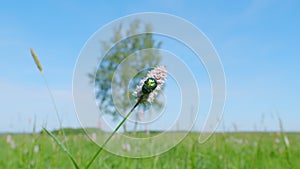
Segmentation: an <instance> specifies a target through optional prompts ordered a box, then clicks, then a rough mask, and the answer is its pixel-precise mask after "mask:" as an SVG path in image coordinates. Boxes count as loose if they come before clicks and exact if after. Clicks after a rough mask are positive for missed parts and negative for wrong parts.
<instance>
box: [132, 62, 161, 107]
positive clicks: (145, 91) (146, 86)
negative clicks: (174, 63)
mask: <svg viewBox="0 0 300 169" xmlns="http://www.w3.org/2000/svg"><path fill="white" fill-rule="evenodd" d="M166 80H167V70H166V68H165V67H164V66H157V67H155V68H154V69H152V70H151V71H149V72H148V74H147V77H145V78H144V79H142V80H141V81H140V83H139V85H138V86H137V87H136V90H135V92H134V93H133V95H134V96H135V97H137V98H140V97H142V96H143V99H142V102H148V103H152V102H153V100H154V98H155V96H156V95H157V94H158V91H160V90H161V89H162V87H163V85H164V84H165V82H166Z"/></svg>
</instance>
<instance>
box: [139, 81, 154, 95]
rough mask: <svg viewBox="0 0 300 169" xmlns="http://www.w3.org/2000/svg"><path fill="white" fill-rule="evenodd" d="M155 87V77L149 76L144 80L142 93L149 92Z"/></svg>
mask: <svg viewBox="0 0 300 169" xmlns="http://www.w3.org/2000/svg"><path fill="white" fill-rule="evenodd" d="M156 87H157V81H156V79H154V78H152V77H150V78H148V79H147V80H145V82H144V85H143V87H142V92H143V93H144V94H149V93H151V92H152V91H153V90H154V89H155V88H156Z"/></svg>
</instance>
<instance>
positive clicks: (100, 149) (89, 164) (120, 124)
mask: <svg viewBox="0 0 300 169" xmlns="http://www.w3.org/2000/svg"><path fill="white" fill-rule="evenodd" d="M142 100H143V95H142V96H141V97H140V98H139V100H138V101H137V103H136V104H135V105H134V106H133V107H132V109H131V110H130V111H129V113H128V114H127V115H126V116H125V117H124V119H123V120H122V121H121V122H120V123H119V125H118V126H117V128H116V129H115V130H114V131H113V132H112V133H111V134H110V135H109V137H108V138H107V139H106V140H105V142H104V143H103V144H102V146H100V148H99V150H98V151H97V152H96V154H95V155H94V156H93V158H92V159H91V161H90V162H89V163H88V165H87V166H86V167H85V169H88V168H89V167H90V166H91V165H92V163H93V162H94V161H95V159H96V158H97V156H98V155H99V154H100V153H101V151H102V150H103V148H104V147H105V146H106V144H107V143H108V142H109V141H110V139H111V138H112V137H113V136H114V135H115V134H116V132H117V131H118V130H119V128H120V127H121V126H122V124H123V123H124V122H125V121H126V120H127V118H128V117H129V116H130V115H131V113H132V111H133V110H134V109H135V108H136V107H137V106H138V105H139V104H140V103H141V101H142Z"/></svg>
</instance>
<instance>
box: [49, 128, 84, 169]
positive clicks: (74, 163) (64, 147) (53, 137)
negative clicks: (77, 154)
mask: <svg viewBox="0 0 300 169" xmlns="http://www.w3.org/2000/svg"><path fill="white" fill-rule="evenodd" d="M43 130H44V131H45V132H46V133H47V134H48V135H49V136H50V137H52V139H53V140H54V141H55V142H56V143H57V144H58V145H59V147H60V148H61V149H63V151H64V152H65V153H67V155H68V157H69V158H70V159H71V161H72V163H73V165H74V167H75V168H76V169H79V166H78V164H77V162H76V160H75V159H74V158H73V156H72V154H71V152H70V151H69V150H68V149H67V147H66V146H65V145H64V144H63V143H62V142H61V141H59V140H58V138H57V137H55V135H54V134H52V133H51V132H50V131H48V130H47V129H45V128H43Z"/></svg>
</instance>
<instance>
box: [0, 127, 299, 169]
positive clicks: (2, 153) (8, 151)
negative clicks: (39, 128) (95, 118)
mask: <svg viewBox="0 0 300 169" xmlns="http://www.w3.org/2000/svg"><path fill="white" fill-rule="evenodd" d="M54 134H56V136H57V137H58V138H59V139H60V140H61V141H62V142H63V143H64V144H65V145H66V146H67V147H68V149H69V150H70V152H71V153H72V155H73V156H74V158H75V159H76V161H77V162H78V164H79V167H82V168H83V167H84V166H85V165H86V163H87V162H88V161H89V159H90V158H91V157H92V156H93V154H94V153H95V151H96V150H97V148H98V147H97V145H96V144H94V143H93V142H92V141H91V140H90V139H89V138H88V137H87V136H86V135H85V134H84V133H83V132H82V131H81V130H74V131H73V132H66V137H63V136H62V135H61V134H59V132H58V133H56V132H54ZM198 135H199V133H190V134H188V136H187V137H186V138H185V139H184V140H183V141H182V142H180V143H179V144H178V145H177V146H176V147H174V148H172V149H171V150H169V151H168V152H166V153H163V154H161V155H159V156H155V157H150V158H142V159H134V158H124V157H119V156H116V155H114V154H111V153H110V152H107V151H103V152H101V154H100V155H99V156H98V158H97V160H95V161H94V163H93V164H92V165H91V167H90V168H101V169H113V168H116V169H135V168H138V169H139V168H143V169H148V168H149V169H155V168H157V169H160V168H162V169H202V168H208V169H214V168H220V169H224V168H225V169H226V168H230V169H239V168H242V169H247V168H249V169H256V168H257V169H260V168H262V169H263V168H270V169H289V168H300V160H299V157H300V133H283V132H248V133H247V132H244V133H239V132H233V133H215V134H214V135H213V136H212V137H211V138H210V139H209V140H208V141H207V142H206V143H204V144H199V143H198V141H197V138H198ZM0 146H1V149H0V168H1V169H2V168H3V169H14V168H16V169H20V168H32V169H41V168H43V169H56V168H57V169H70V168H73V165H72V163H71V160H70V159H69V158H68V156H67V155H66V153H65V152H63V151H62V149H61V148H60V147H59V146H58V145H57V144H56V142H55V141H53V139H52V138H51V137H49V135H47V134H46V133H39V134H2V135H0Z"/></svg>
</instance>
